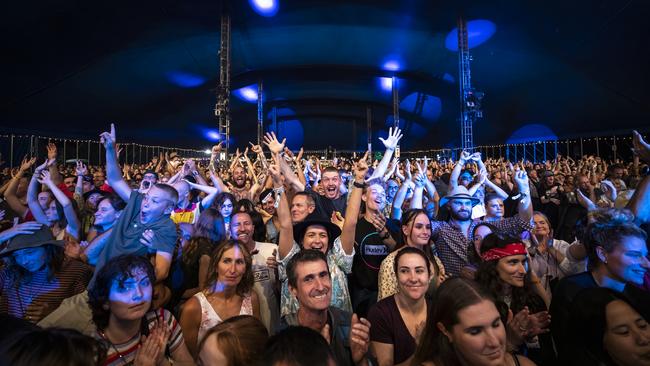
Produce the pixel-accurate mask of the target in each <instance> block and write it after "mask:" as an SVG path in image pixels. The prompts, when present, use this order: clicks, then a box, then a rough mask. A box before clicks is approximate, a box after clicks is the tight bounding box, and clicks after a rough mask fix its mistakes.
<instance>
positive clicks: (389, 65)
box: [383, 60, 401, 71]
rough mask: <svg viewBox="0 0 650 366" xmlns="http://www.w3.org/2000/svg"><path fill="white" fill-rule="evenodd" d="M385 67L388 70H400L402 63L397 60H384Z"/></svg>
mask: <svg viewBox="0 0 650 366" xmlns="http://www.w3.org/2000/svg"><path fill="white" fill-rule="evenodd" d="M383 68H384V70H388V71H399V69H400V68H401V65H400V63H399V61H397V60H387V61H386V62H384V65H383Z"/></svg>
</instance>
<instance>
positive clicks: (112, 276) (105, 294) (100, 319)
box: [88, 254, 156, 329]
mask: <svg viewBox="0 0 650 366" xmlns="http://www.w3.org/2000/svg"><path fill="white" fill-rule="evenodd" d="M137 270H141V271H144V272H145V273H146V274H147V276H148V277H149V280H150V281H151V284H152V286H153V284H154V283H155V282H156V272H155V271H154V268H153V266H152V265H151V262H149V260H148V259H147V258H145V257H141V256H137V255H133V254H129V255H120V256H118V257H115V258H113V259H111V260H109V261H108V262H107V263H106V264H105V265H104V266H103V267H102V268H101V269H100V270H99V272H97V275H96V276H95V283H94V284H93V287H91V288H90V289H88V305H89V306H90V310H91V311H92V314H93V322H94V323H95V325H97V329H106V327H107V326H108V319H109V318H110V315H111V311H110V309H108V308H106V305H107V304H108V301H109V300H108V299H109V296H110V293H111V286H112V284H113V281H118V282H119V283H123V282H124V281H125V280H127V279H128V278H130V277H133V276H134V274H135V273H136V271H137Z"/></svg>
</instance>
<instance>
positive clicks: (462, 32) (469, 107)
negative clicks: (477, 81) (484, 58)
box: [458, 16, 483, 152]
mask: <svg viewBox="0 0 650 366" xmlns="http://www.w3.org/2000/svg"><path fill="white" fill-rule="evenodd" d="M471 61H472V57H471V56H470V54H469V44H468V40H467V22H466V21H465V19H464V18H463V17H462V16H461V17H459V18H458V83H459V89H460V90H459V95H460V134H461V148H462V149H463V150H467V151H469V152H471V151H472V150H473V149H474V134H473V126H474V122H475V121H476V119H478V118H481V117H483V112H482V111H481V99H483V93H481V92H478V91H476V90H474V89H473V88H472V76H471V71H470V62H471Z"/></svg>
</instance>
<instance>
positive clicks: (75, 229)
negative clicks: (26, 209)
mask: <svg viewBox="0 0 650 366" xmlns="http://www.w3.org/2000/svg"><path fill="white" fill-rule="evenodd" d="M38 182H39V183H41V184H44V185H46V186H47V188H49V189H50V191H52V194H53V195H54V198H56V200H57V201H59V203H60V204H61V206H63V214H64V215H65V220H66V221H67V222H68V227H66V228H65V230H66V231H67V232H68V233H69V234H70V235H72V236H73V237H74V238H75V239H77V240H78V239H79V228H81V222H79V218H78V217H77V213H76V212H75V210H74V206H73V205H72V201H70V199H69V198H68V196H66V195H65V193H63V191H61V189H60V188H59V187H58V186H57V185H56V184H55V183H54V181H52V177H51V176H50V172H49V171H47V170H45V171H43V172H42V173H41V177H40V179H39V180H38Z"/></svg>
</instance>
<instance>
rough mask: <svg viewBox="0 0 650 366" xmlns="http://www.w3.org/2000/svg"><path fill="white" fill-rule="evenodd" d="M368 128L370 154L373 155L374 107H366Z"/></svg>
mask: <svg viewBox="0 0 650 366" xmlns="http://www.w3.org/2000/svg"><path fill="white" fill-rule="evenodd" d="M366 129H367V135H368V142H367V143H368V151H369V154H370V156H372V109H370V107H366Z"/></svg>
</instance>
